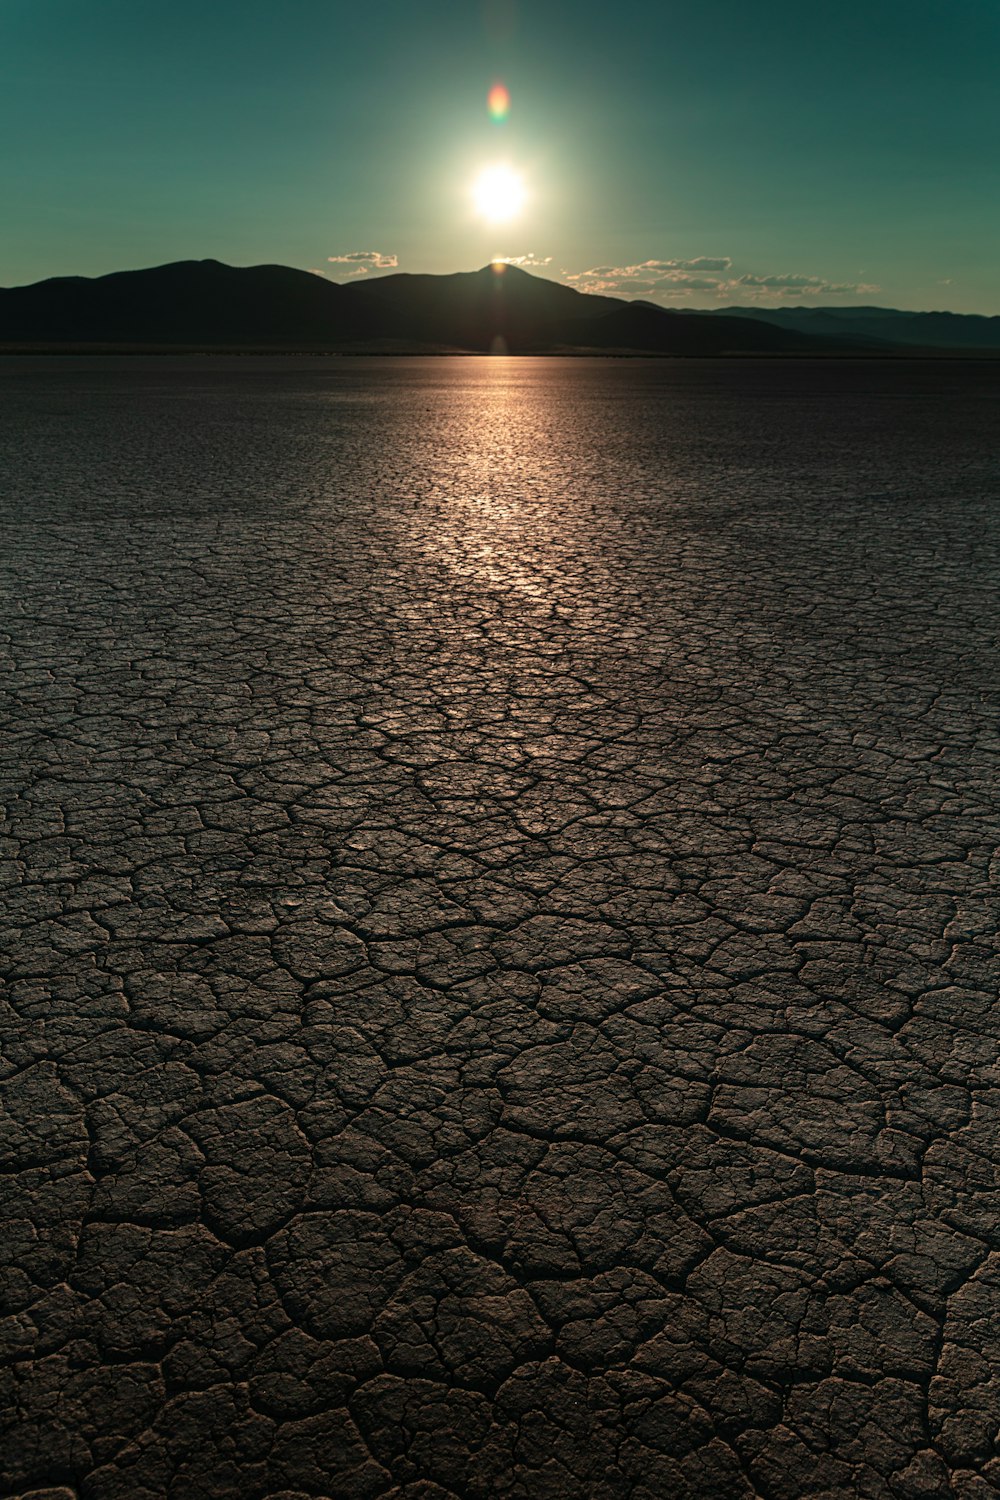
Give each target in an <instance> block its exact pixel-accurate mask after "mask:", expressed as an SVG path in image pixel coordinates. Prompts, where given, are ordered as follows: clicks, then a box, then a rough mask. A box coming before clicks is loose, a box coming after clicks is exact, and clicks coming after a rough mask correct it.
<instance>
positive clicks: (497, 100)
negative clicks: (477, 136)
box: [486, 83, 510, 125]
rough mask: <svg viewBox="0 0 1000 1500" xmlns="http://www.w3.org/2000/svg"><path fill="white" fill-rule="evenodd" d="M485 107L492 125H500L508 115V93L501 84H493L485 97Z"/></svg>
mask: <svg viewBox="0 0 1000 1500" xmlns="http://www.w3.org/2000/svg"><path fill="white" fill-rule="evenodd" d="M486 107H487V109H488V110H489V112H490V119H491V120H492V121H493V123H494V125H502V124H503V123H504V121H505V120H506V118H507V116H508V115H509V114H510V93H509V92H508V90H507V89H506V88H504V86H503V84H502V83H495V84H494V85H493V87H492V88H491V89H490V91H489V93H488V94H487V96H486Z"/></svg>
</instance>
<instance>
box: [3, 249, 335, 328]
mask: <svg viewBox="0 0 1000 1500" xmlns="http://www.w3.org/2000/svg"><path fill="white" fill-rule="evenodd" d="M352 317H353V308H352V306H351V304H350V303H349V299H348V297H347V293H346V291H345V289H344V288H342V287H339V286H336V285H334V283H332V282H329V281H324V279H323V278H322V277H321V276H313V275H311V274H310V273H309V272H308V271H293V270H291V269H289V268H288V267H287V266H253V267H250V268H248V269H241V268H236V267H233V266H224V265H222V264H221V262H220V261H217V260H184V261H177V262H175V263H174V264H173V265H168V266H156V267H154V268H152V269H151V270H148V271H118V272H115V273H114V274H112V275H110V276H99V277H97V278H96V279H95V280H88V279H87V278H85V277H82V276H73V277H63V278H59V279H56V280H53V281H39V282H37V283H36V284H35V285H34V286H27V287H15V288H13V289H11V290H8V291H0V340H2V341H3V342H6V343H11V342H22V341H23V342H32V343H36V342H37V343H59V344H75V343H84V344H87V343H101V344H186V345H191V344H194V345H200V346H203V347H207V348H211V347H213V346H218V345H234V346H239V345H257V344H260V345H275V346H284V345H287V344H289V343H291V344H299V343H303V344H313V343H317V342H323V341H326V340H338V339H342V338H350V337H352V336H354V332H355V330H354V325H353V322H352Z"/></svg>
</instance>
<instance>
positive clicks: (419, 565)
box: [0, 359, 1000, 1500]
mask: <svg viewBox="0 0 1000 1500" xmlns="http://www.w3.org/2000/svg"><path fill="white" fill-rule="evenodd" d="M0 386H2V388H3V390H2V393H3V401H2V406H0V410H2V417H0V429H2V447H3V453H4V456H5V459H4V468H5V472H6V475H7V478H6V480H5V492H6V500H5V503H4V518H5V528H4V535H5V540H4V546H3V555H2V573H3V589H4V593H3V607H2V615H3V618H2V639H3V644H4V650H5V653H9V665H8V666H6V667H5V670H4V675H3V679H2V683H0V688H2V690H3V693H4V698H5V707H4V719H5V723H6V725H7V730H6V733H5V737H4V741H3V746H2V755H3V758H4V763H5V769H4V791H3V801H4V803H5V804H6V822H5V823H4V825H3V829H2V834H3V837H2V840H0V858H2V874H3V879H4V883H5V891H4V902H3V921H4V925H5V933H4V941H3V950H4V953H5V955H6V957H5V982H4V986H3V991H2V1004H3V1019H2V1036H3V1039H4V1077H3V1082H2V1103H3V1117H2V1154H3V1171H4V1174H5V1175H4V1177H3V1184H4V1186H3V1200H4V1212H5V1219H6V1220H7V1221H8V1225H9V1227H8V1228H7V1230H6V1232H5V1234H4V1236H3V1244H2V1251H3V1256H4V1259H5V1262H6V1265H5V1271H4V1286H5V1288H6V1294H5V1302H6V1305H5V1313H6V1317H5V1320H4V1322H3V1325H2V1327H3V1375H2V1379H3V1401H2V1406H3V1411H4V1419H5V1422H6V1424H7V1430H6V1433H5V1435H4V1437H3V1441H2V1443H0V1454H2V1457H0V1465H2V1475H3V1477H2V1486H3V1493H4V1494H5V1495H16V1496H27V1495H31V1496H33V1497H35V1500H43V1497H44V1500H72V1497H80V1500H153V1497H160V1496H169V1497H171V1500H188V1497H191V1500H197V1497H230V1496H232V1497H237V1496H238V1497H241V1500H264V1497H269V1500H279V1497H281V1500H303V1497H307V1496H311V1497H329V1500H354V1497H359V1500H361V1497H364V1500H368V1497H371V1500H376V1497H386V1500H447V1497H463V1500H489V1497H493V1496H505V1497H507V1496H509V1497H513V1500H564V1497H574V1500H575V1497H592V1500H619V1497H629V1500H662V1497H666V1496H670V1497H675V1496H677V1497H695V1500H703V1497H726V1500H729V1497H733V1500H739V1497H755V1496H759V1497H766V1500H797V1497H799V1496H804V1495H810V1496H827V1497H839V1496H845V1497H846V1496H854V1495H861V1496H873V1497H874V1496H893V1497H903V1500H911V1497H912V1500H918V1497H928V1496H952V1495H954V1496H959V1497H962V1500H979V1497H981V1496H983V1497H985V1496H989V1495H995V1494H997V1493H998V1492H1000V1463H998V1459H997V1457H996V1450H995V1448H994V1445H993V1444H994V1438H995V1434H996V1430H997V1427H998V1420H1000V1360H998V1352H1000V1350H998V1344H1000V1336H998V1326H1000V1319H998V1309H1000V1298H998V1284H1000V1233H998V1216H997V1164H998V1157H1000V1148H998V1135H1000V1133H998V1108H997V1094H996V1089H995V1083H996V1059H997V1029H998V1028H997V1010H996V1003H997V978H998V964H997V954H996V947H995V938H996V931H997V900H996V884H995V876H996V873H997V869H996V864H995V863H994V865H993V866H992V868H991V859H995V854H994V851H995V848H996V844H997V831H998V822H1000V817H998V812H997V802H996V765H997V761H996V751H997V745H998V739H997V713H996V710H997V704H998V701H1000V694H998V691H997V690H998V682H1000V674H998V672H997V661H996V656H995V654H994V650H993V648H994V644H995V642H994V629H995V619H996V584H997V577H998V568H997V535H998V509H997V501H998V495H1000V482H998V481H1000V470H998V465H997V462H996V457H995V452H996V447H995V437H996V431H997V415H998V398H1000V370H998V368H997V367H996V366H989V365H985V364H981V365H978V366H967V365H959V364H953V365H947V364H939V365H920V364H918V363H914V364H907V363H905V362H898V363H887V364H881V363H878V364H876V363H872V364H868V365H864V366H854V365H849V364H847V363H833V362H831V363H829V364H826V365H814V364H812V363H806V362H794V363H782V364H760V363H756V362H735V363H730V364H715V365H713V364H711V363H706V364H700V363H691V364H683V363H680V364H677V365H672V364H670V363H663V364H650V365H647V364H644V363H632V364H629V363H620V362H612V361H594V362H572V361H566V362H564V361H522V362H513V363H508V362H506V361H488V360H472V359H470V360H455V361H418V360H411V361H399V362H379V361H357V362H355V361H338V362H328V361H319V360H314V361H295V360H278V361H255V360H242V361H222V360H219V361H206V360H202V361H192V362H187V363H184V362H175V361H170V360H164V361H160V362H156V361H152V362H149V361H133V362H129V361H117V360H108V361H100V360H97V361H91V360H81V361H76V362H74V361H62V362H61V361H57V360H51V361H21V362H16V361H7V362H4V363H3V364H2V366H0ZM991 875H992V877H993V883H991Z"/></svg>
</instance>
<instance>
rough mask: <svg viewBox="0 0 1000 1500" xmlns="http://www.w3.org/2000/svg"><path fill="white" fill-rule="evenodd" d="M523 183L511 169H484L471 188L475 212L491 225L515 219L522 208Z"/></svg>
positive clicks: (500, 167) (497, 166)
mask: <svg viewBox="0 0 1000 1500" xmlns="http://www.w3.org/2000/svg"><path fill="white" fill-rule="evenodd" d="M525 196H526V195H525V189H524V182H523V181H522V179H521V178H520V177H519V176H518V174H517V172H515V171H514V169H513V168H512V167H508V166H505V165H502V164H498V165H495V166H492V167H484V168H483V170H482V171H481V172H480V174H479V176H478V177H477V178H476V180H475V183H474V184H473V188H472V200H473V202H474V203H475V205H476V210H477V212H478V213H480V214H481V215H482V217H483V218H484V219H488V220H489V221H490V223H491V224H502V223H504V222H506V220H508V219H513V218H516V216H517V215H518V214H519V213H520V211H521V209H522V208H523V206H524V199H525Z"/></svg>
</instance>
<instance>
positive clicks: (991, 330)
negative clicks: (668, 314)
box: [712, 307, 1000, 351]
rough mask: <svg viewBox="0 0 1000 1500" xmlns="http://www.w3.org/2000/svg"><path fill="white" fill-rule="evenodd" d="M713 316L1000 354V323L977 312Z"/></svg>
mask: <svg viewBox="0 0 1000 1500" xmlns="http://www.w3.org/2000/svg"><path fill="white" fill-rule="evenodd" d="M712 316H713V317H719V316H722V317H726V318H730V317H739V318H753V319H755V320H756V321H758V322H762V323H770V324H772V325H773V326H775V327H778V328H789V329H792V330H794V331H795V332H796V333H804V334H809V335H812V336H814V337H820V338H841V339H843V338H848V339H850V340H852V342H854V343H857V344H859V345H863V344H874V343H878V344H883V345H884V344H892V345H897V346H898V345H900V344H905V345H914V346H917V347H919V348H921V349H951V350H958V349H988V350H991V351H997V350H1000V318H986V317H981V316H980V315H979V314H978V313H950V312H902V311H899V310H898V309H897V308H892V307H725V308H722V309H721V310H720V312H719V313H716V312H715V311H714V309H713V310H712Z"/></svg>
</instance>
